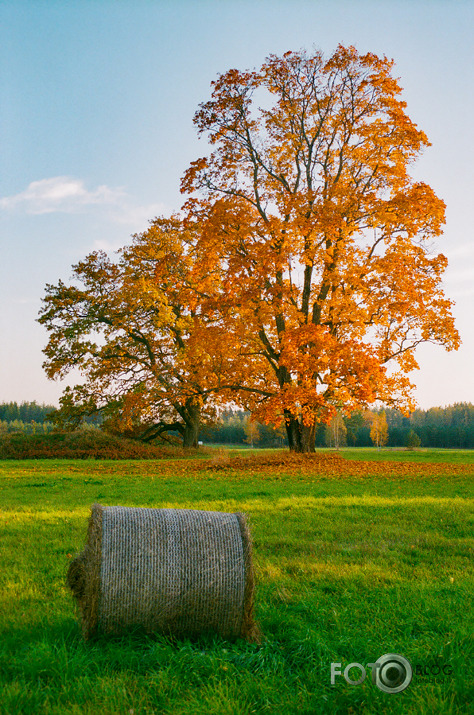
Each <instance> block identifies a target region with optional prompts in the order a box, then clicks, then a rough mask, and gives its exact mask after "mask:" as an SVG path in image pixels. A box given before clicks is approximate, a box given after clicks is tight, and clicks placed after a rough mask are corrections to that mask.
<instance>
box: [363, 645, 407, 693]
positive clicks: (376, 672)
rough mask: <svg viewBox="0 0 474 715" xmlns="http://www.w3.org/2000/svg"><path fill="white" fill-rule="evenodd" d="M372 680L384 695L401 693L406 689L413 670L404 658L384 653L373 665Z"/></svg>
mask: <svg viewBox="0 0 474 715" xmlns="http://www.w3.org/2000/svg"><path fill="white" fill-rule="evenodd" d="M374 665H375V667H374V668H373V669H372V680H373V682H374V683H375V685H376V686H377V687H378V689H379V690H383V692H384V693H401V692H402V690H405V688H408V686H409V685H410V683H411V679H412V676H413V670H412V667H411V665H410V663H409V662H408V660H407V659H406V658H404V657H403V656H402V655H397V654H396V653H386V654H385V655H382V656H380V658H378V660H376V661H375V663H374Z"/></svg>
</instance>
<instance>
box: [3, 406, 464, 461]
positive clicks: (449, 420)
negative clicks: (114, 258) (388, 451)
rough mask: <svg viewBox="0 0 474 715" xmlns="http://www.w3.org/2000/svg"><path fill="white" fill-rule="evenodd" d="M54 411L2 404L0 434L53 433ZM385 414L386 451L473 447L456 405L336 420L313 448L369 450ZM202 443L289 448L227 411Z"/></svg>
mask: <svg viewBox="0 0 474 715" xmlns="http://www.w3.org/2000/svg"><path fill="white" fill-rule="evenodd" d="M54 409H55V408H54V407H53V406H52V405H39V404H38V403H36V402H22V403H21V404H18V403H16V402H3V403H0V434H1V433H4V434H5V433H12V432H21V433H23V434H44V433H47V432H50V431H52V430H53V429H54V426H53V425H52V424H51V423H50V422H49V421H48V416H49V415H50V413H51V412H52V411H53V410H54ZM383 415H385V419H386V424H387V431H386V437H385V441H384V442H383V444H385V445H386V446H387V447H407V446H412V447H413V446H421V447H445V448H452V449H474V405H472V404H471V403H470V402H458V403H456V404H454V405H450V406H448V407H432V408H430V409H429V410H416V411H415V412H413V414H412V415H411V416H410V417H404V416H403V415H402V414H401V413H400V412H398V411H397V410H391V409H386V410H367V411H365V412H356V413H353V414H352V415H351V416H350V417H344V416H342V415H338V416H336V418H335V419H334V420H333V421H332V423H331V424H330V425H325V424H321V425H320V426H319V429H318V431H317V434H316V446H317V447H337V446H341V447H342V446H345V445H347V446H349V447H370V446H372V445H373V444H374V438H373V435H372V436H371V430H372V425H373V423H374V418H376V417H377V416H383ZM200 439H201V440H202V442H203V443H204V444H235V445H249V446H254V447H284V446H286V445H287V440H286V432H285V429H284V428H283V427H279V428H275V427H272V426H271V425H262V424H259V423H258V422H252V420H251V419H250V415H249V413H248V412H244V411H242V410H232V409H228V410H225V411H224V412H223V413H222V414H221V416H220V418H219V420H218V422H217V424H214V425H205V426H203V427H202V430H201V436H200Z"/></svg>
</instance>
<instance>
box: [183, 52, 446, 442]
mask: <svg viewBox="0 0 474 715" xmlns="http://www.w3.org/2000/svg"><path fill="white" fill-rule="evenodd" d="M392 68H393V62H392V61H389V60H387V59H386V58H385V57H382V58H380V57H377V56H376V55H374V54H371V53H368V54H365V55H360V54H359V53H358V52H357V51H356V50H355V49H354V48H353V47H348V48H345V47H342V46H339V47H338V48H337V50H336V52H335V53H334V55H333V56H332V57H331V58H330V59H329V60H326V59H324V57H323V56H322V54H321V53H319V52H315V53H314V54H312V55H308V54H306V53H305V52H287V53H286V54H285V55H283V56H282V57H277V56H274V55H272V56H270V57H269V58H268V59H267V61H266V62H265V63H264V64H263V66H262V67H261V68H260V69H259V70H255V71H251V72H240V71H238V70H235V69H233V70H230V71H228V72H227V73H224V74H223V75H221V76H220V77H219V78H218V79H217V80H216V81H215V82H214V83H213V93H212V98H211V99H210V101H208V102H206V103H204V104H202V105H201V107H200V109H199V111H198V112H197V113H196V116H195V123H196V125H197V127H198V130H199V132H200V133H206V134H207V135H208V137H209V140H210V142H211V144H212V145H213V151H212V152H211V153H210V154H209V156H207V157H206V158H201V159H198V160H197V161H195V162H193V163H192V164H191V166H190V168H189V169H188V171H187V172H186V174H185V176H184V178H183V182H182V190H183V192H194V193H195V192H198V193H197V195H195V196H194V197H193V198H192V199H190V200H189V201H188V203H187V204H186V207H187V210H188V215H189V219H190V220H198V221H199V223H200V226H201V231H200V234H199V239H198V251H197V265H198V267H199V271H200V272H201V273H203V272H204V273H205V272H206V271H208V272H209V274H214V275H218V276H219V280H218V282H217V283H216V286H215V289H214V290H212V286H210V291H209V303H208V305H209V307H210V306H213V308H214V309H215V310H217V311H219V312H220V314H221V316H222V322H221V324H220V326H221V328H222V330H223V333H225V335H226V336H227V339H230V341H231V343H233V344H234V345H236V346H239V347H238V348H237V350H238V353H239V354H241V355H243V356H245V359H244V360H240V361H239V364H238V365H234V366H233V368H236V369H237V371H236V372H234V373H233V376H232V383H233V384H234V385H235V386H238V387H236V389H235V390H234V392H233V395H234V399H236V400H237V401H239V403H240V404H241V405H242V406H244V407H245V408H247V409H249V410H250V411H251V412H252V413H253V414H254V415H255V417H256V418H257V419H258V420H260V421H262V422H273V423H275V424H278V423H281V422H282V421H284V422H285V423H286V426H287V431H288V436H289V441H290V447H291V448H292V449H293V450H296V451H308V450H311V449H312V447H313V445H314V429H315V427H314V425H315V423H317V422H318V421H321V420H324V421H326V422H327V421H329V420H330V419H331V416H332V415H333V414H334V413H335V411H336V410H337V409H338V408H343V409H344V410H345V411H346V412H350V411H352V410H354V409H356V408H364V407H367V406H368V405H370V404H372V403H373V402H374V401H375V400H381V401H383V402H385V403H386V404H389V405H394V406H398V407H400V408H402V409H404V410H405V411H409V410H411V409H413V408H414V403H413V399H412V397H411V392H410V390H411V388H412V385H411V384H410V382H409V380H408V378H407V373H408V372H409V371H411V370H413V369H414V368H416V367H417V363H416V360H415V358H414V350H415V348H416V346H417V345H418V344H419V343H421V342H424V341H431V342H437V343H439V344H441V345H444V346H445V348H446V349H448V350H451V349H456V348H457V347H458V345H459V337H458V334H457V332H456V329H455V327H454V321H453V317H452V314H451V307H452V306H451V302H450V301H449V300H448V299H447V298H446V297H445V296H444V294H443V291H442V287H441V278H442V274H443V271H444V269H445V267H446V259H445V257H444V256H443V255H441V254H440V255H434V256H433V255H431V254H430V250H431V242H432V239H433V238H435V237H437V236H440V235H441V233H442V225H443V223H444V212H445V205H444V202H443V201H442V200H441V199H439V198H438V197H437V196H436V195H435V193H434V192H433V190H432V189H431V188H430V187H429V186H428V185H426V184H425V183H422V182H415V181H414V180H413V179H412V178H411V176H410V174H409V171H408V170H409V166H410V164H411V163H412V161H413V160H414V159H416V157H417V156H418V155H419V154H420V152H421V151H422V150H423V149H424V148H425V147H426V146H429V142H428V140H427V137H426V135H425V134H424V133H423V132H422V131H421V130H420V129H418V127H417V126H416V125H415V124H414V123H413V122H412V121H411V120H410V118H409V117H408V115H407V114H406V113H405V102H403V101H402V100H401V99H400V93H401V89H400V86H399V84H398V82H397V80H396V79H395V78H394V77H393V76H392V74H391V72H392ZM257 98H258V101H259V102H263V108H258V106H257V105H256V102H257ZM216 267H217V273H216ZM212 293H213V294H214V299H213V300H212ZM229 336H230V337H229ZM389 368H390V369H389Z"/></svg>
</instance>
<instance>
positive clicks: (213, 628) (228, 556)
mask: <svg viewBox="0 0 474 715" xmlns="http://www.w3.org/2000/svg"><path fill="white" fill-rule="evenodd" d="M67 583H68V585H69V587H70V588H71V590H72V592H73V595H74V597H75V598H76V599H77V602H78V605H79V610H80V615H81V622H82V631H83V634H84V637H85V638H86V639H88V638H90V637H92V636H95V635H99V634H120V633H123V632H124V631H125V630H127V629H129V628H135V627H138V628H141V629H143V630H145V631H146V632H147V633H162V634H170V635H171V634H172V635H178V636H180V635H198V634H202V633H205V632H215V633H218V634H220V635H221V636H224V637H228V638H232V637H242V638H246V639H247V640H250V641H258V639H259V634H258V628H257V626H256V624H255V622H254V619H253V601H254V575H253V568H252V547H251V541H250V533H249V529H248V525H247V521H246V518H245V515H244V514H238V513H237V514H227V513H224V512H217V511H197V510H192V509H143V508H134V507H133V508H131V507H122V506H109V507H103V506H101V505H100V504H94V505H93V506H92V507H91V516H90V519H89V528H88V534H87V542H86V546H85V548H84V551H83V552H82V553H81V554H79V556H77V557H76V558H75V559H74V560H73V561H72V562H71V564H70V567H69V570H68V574H67Z"/></svg>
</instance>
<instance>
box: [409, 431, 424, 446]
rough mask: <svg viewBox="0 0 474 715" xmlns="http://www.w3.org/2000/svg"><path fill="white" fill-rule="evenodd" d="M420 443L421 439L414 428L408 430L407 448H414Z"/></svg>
mask: <svg viewBox="0 0 474 715" xmlns="http://www.w3.org/2000/svg"><path fill="white" fill-rule="evenodd" d="M420 445H421V439H420V437H419V436H418V435H417V433H416V432H415V431H414V430H412V429H411V430H410V431H409V432H408V434H407V438H406V446H407V447H408V449H416V448H417V447H419V446H420Z"/></svg>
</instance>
